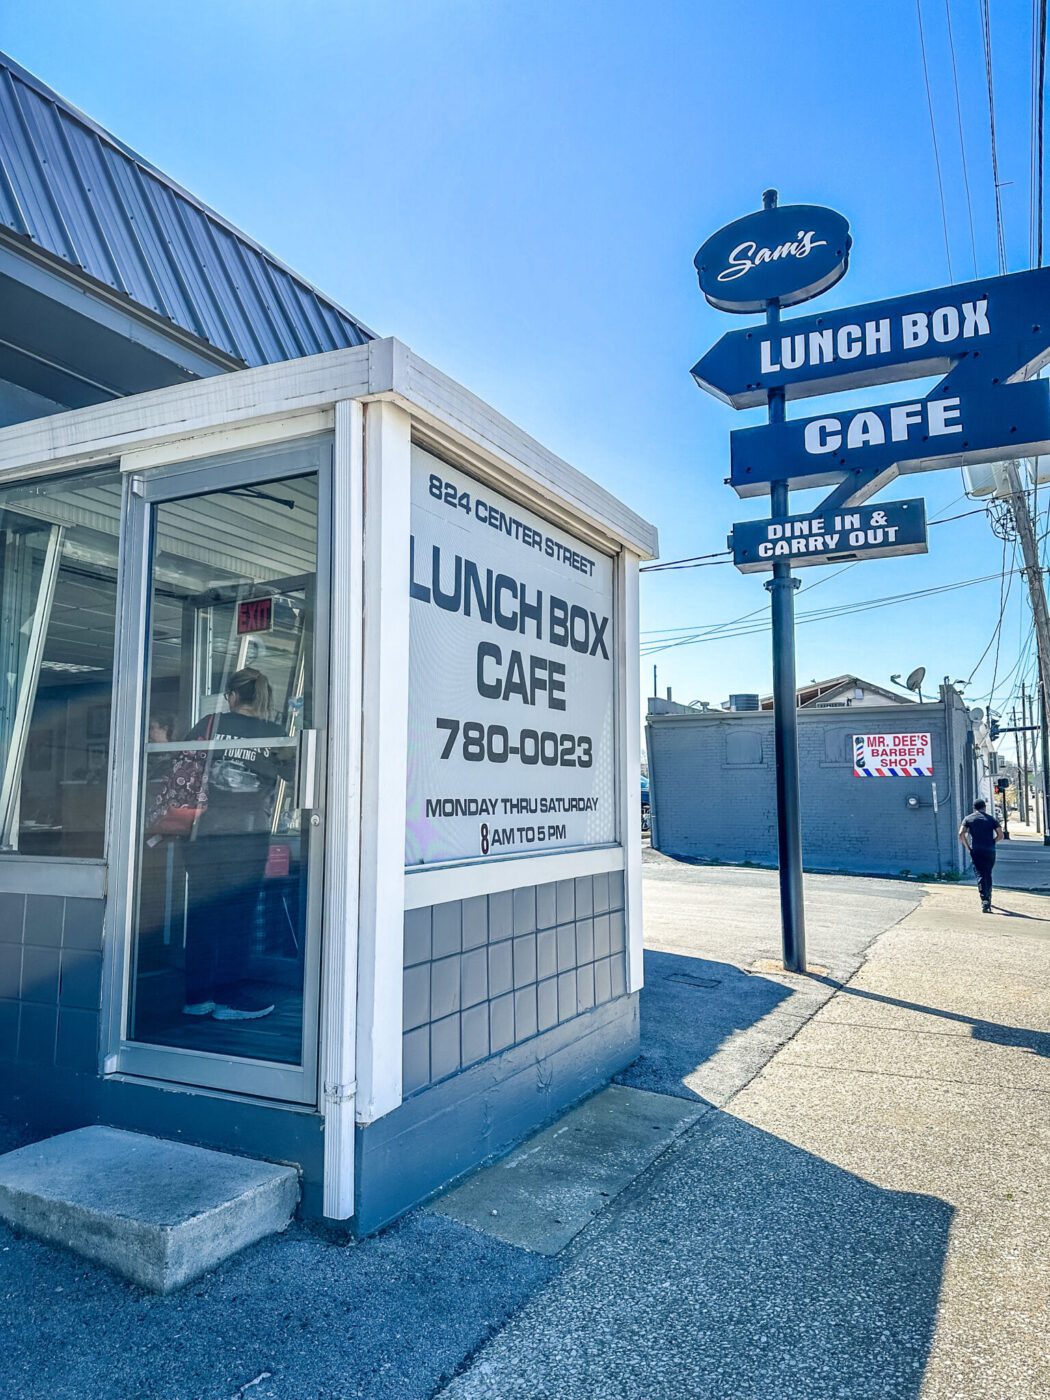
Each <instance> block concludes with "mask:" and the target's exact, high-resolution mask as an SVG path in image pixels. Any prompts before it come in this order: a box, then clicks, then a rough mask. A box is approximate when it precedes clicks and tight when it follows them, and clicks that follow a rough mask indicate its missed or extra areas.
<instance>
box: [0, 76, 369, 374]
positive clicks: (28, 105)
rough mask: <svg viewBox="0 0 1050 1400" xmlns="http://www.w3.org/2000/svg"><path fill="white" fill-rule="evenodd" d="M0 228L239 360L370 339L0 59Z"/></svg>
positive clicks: (270, 359)
mask: <svg viewBox="0 0 1050 1400" xmlns="http://www.w3.org/2000/svg"><path fill="white" fill-rule="evenodd" d="M0 226H3V227H6V228H7V229H9V230H11V232H13V233H14V234H16V235H18V236H19V237H20V238H22V239H26V240H28V241H29V242H31V243H32V245H33V246H35V247H36V248H39V249H42V250H44V252H46V253H50V254H51V255H52V256H53V257H55V258H59V259H60V260H61V261H62V262H64V263H67V264H69V265H70V266H72V267H75V268H77V269H79V270H80V271H81V272H83V273H86V274H87V276H88V277H90V278H93V279H94V280H95V281H96V282H99V283H101V284H102V285H103V286H104V287H108V288H111V289H113V291H115V292H116V293H118V294H123V295H125V296H127V297H128V298H130V299H131V301H133V302H135V303H137V304H138V306H140V307H143V308H145V309H146V310H147V311H150V312H153V313H154V314H155V315H157V316H160V317H162V318H163V319H164V320H166V321H169V322H172V323H174V324H175V325H176V326H179V327H181V328H182V330H184V331H189V332H190V333H191V334H192V335H195V336H197V337H199V338H200V339H201V340H203V341H206V342H208V344H210V345H212V346H215V347H216V348H217V349H219V350H221V351H224V352H225V353H226V354H227V355H229V356H232V357H233V358H234V359H236V360H240V361H243V362H244V363H245V364H247V365H261V364H273V363H275V362H277V361H280V360H292V359H298V358H299V357H300V356H303V355H314V354H318V353H320V352H321V351H324V350H340V349H345V348H346V347H347V346H351V345H361V344H363V343H364V342H365V341H367V340H370V339H372V332H370V331H369V330H368V329H367V328H366V327H365V326H363V325H361V323H360V322H359V321H357V320H355V319H354V317H353V316H351V315H350V314H349V313H348V312H346V311H344V310H343V309H342V308H341V307H340V306H337V305H336V303H335V302H333V301H331V300H330V299H329V298H328V297H325V296H323V295H322V294H321V293H320V292H319V291H317V289H316V288H315V287H312V286H311V285H310V284H309V283H308V282H305V281H304V280H303V279H302V278H301V277H298V276H297V275H296V274H295V273H294V272H292V271H291V270H290V269H289V268H287V267H285V266H284V264H283V263H281V262H279V261H278V260H277V259H276V258H274V257H273V256H272V255H271V254H269V253H268V252H266V250H265V249H264V248H261V247H260V246H259V245H258V244H257V243H255V242H253V240H252V239H250V238H248V237H246V236H245V235H244V234H243V233H241V232H240V231H239V230H238V229H236V228H234V227H233V225H232V224H230V223H228V222H227V221H226V220H225V219H223V218H221V217H220V216H219V215H218V214H216V213H214V211H213V210H211V209H208V208H207V206H206V205H204V204H202V203H201V202H200V200H198V199H195V198H194V197H193V195H191V194H189V193H188V192H187V191H186V190H184V189H181V188H180V187H179V186H178V185H176V184H175V182H174V181H173V180H170V179H168V177H167V176H166V175H164V174H162V172H161V171H159V170H157V169H155V168H154V167H153V166H151V165H150V164H149V163H148V162H147V161H145V160H143V159H142V157H141V156H139V155H136V153H135V152H134V151H132V150H130V149H129V148H128V147H127V146H125V145H124V144H123V143H122V142H120V141H118V140H117V139H116V138H115V137H114V136H111V135H110V133H109V132H107V131H105V130H104V129H103V128H102V127H100V126H98V125H97V124H96V123H95V122H93V121H92V120H91V119H90V118H89V117H86V116H85V115H84V114H83V113H82V112H79V111H78V110H77V109H76V108H75V107H73V106H72V105H71V104H70V103H68V102H66V101H65V100H64V99H63V98H61V97H59V96H58V94H57V93H54V92H52V91H51V90H50V89H49V88H47V87H45V85H44V84H43V83H41V82H40V81H39V80H38V79H37V78H35V77H33V75H32V74H30V73H28V72H26V70H25V69H24V68H22V67H20V66H19V65H18V64H17V63H15V62H14V61H13V60H12V59H10V58H8V57H7V56H6V55H4V54H2V53H0Z"/></svg>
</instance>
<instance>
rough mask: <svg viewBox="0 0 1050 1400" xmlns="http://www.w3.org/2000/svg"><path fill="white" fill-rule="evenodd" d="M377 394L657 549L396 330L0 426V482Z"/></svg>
mask: <svg viewBox="0 0 1050 1400" xmlns="http://www.w3.org/2000/svg"><path fill="white" fill-rule="evenodd" d="M373 398H384V399H392V400H394V401H395V402H397V403H398V404H399V405H400V406H401V407H402V408H404V409H406V410H407V411H408V413H409V414H410V415H411V417H412V420H413V428H414V430H415V431H417V432H419V433H420V436H421V440H423V441H424V442H425V444H426V445H428V446H430V447H432V448H434V449H436V450H438V451H439V452H440V451H441V450H442V448H444V449H445V450H446V451H452V452H454V453H455V455H457V456H458V457H459V458H460V460H461V462H462V465H463V466H464V467H465V468H466V469H467V470H469V469H470V466H471V464H472V461H476V462H477V463H478V466H479V468H482V469H483V470H484V471H485V472H486V473H487V474H488V475H493V474H495V475H496V476H497V477H498V478H499V481H500V484H503V485H505V486H506V488H507V490H508V491H509V492H510V493H511V494H519V495H522V496H524V497H526V498H530V499H532V500H533V501H534V500H535V499H536V497H537V495H538V496H539V497H540V498H542V499H546V500H548V501H550V502H551V504H552V506H555V507H556V508H557V509H558V511H559V512H561V513H562V514H563V515H564V516H565V517H567V520H568V521H573V522H576V523H577V524H578V525H579V526H581V527H582V528H583V529H584V532H585V533H587V534H588V535H590V536H592V537H593V536H594V535H595V532H596V531H597V532H598V534H599V535H601V536H604V537H605V538H606V539H607V540H608V541H609V542H610V543H614V544H618V545H621V546H625V547H626V548H628V549H630V550H631V551H632V552H633V553H635V554H637V555H638V556H639V557H640V558H642V559H652V558H655V557H656V552H657V533H656V530H655V528H654V527H653V526H652V525H650V524H649V523H648V522H647V521H645V520H643V519H642V518H641V517H640V516H638V515H635V513H634V512H633V511H631V510H629V509H628V508H627V507H626V506H625V505H623V503H622V502H620V501H618V500H617V499H616V497H614V496H611V495H610V494H609V493H608V492H607V491H605V490H603V489H602V488H601V487H600V486H598V485H597V484H596V483H595V482H593V481H592V480H591V479H590V478H589V477H586V476H584V475H583V474H582V473H581V472H578V471H576V469H575V468H574V467H571V466H569V464H568V463H567V462H564V461H563V460H562V459H561V458H560V457H557V456H555V455H554V453H552V452H548V451H547V450H546V449H545V448H544V447H542V446H541V445H540V444H539V443H538V442H537V441H536V440H535V439H534V438H531V437H529V435H528V434H527V433H523V432H522V431H521V430H520V429H519V428H516V427H515V426H514V424H513V423H511V422H509V421H508V420H507V419H506V418H504V417H503V416H502V415H501V414H499V413H496V412H495V411H494V410H493V409H491V408H490V407H489V406H488V405H487V404H485V403H483V402H482V401H481V399H479V398H477V397H476V396H475V395H474V394H471V393H469V392H468V391H467V390H466V389H464V388H463V387H462V385H460V384H457V383H456V382H455V381H454V380H452V379H449V378H448V376H447V375H444V374H442V373H441V372H440V371H439V370H437V369H435V368H434V367H433V366H432V365H430V364H428V363H427V362H426V361H425V360H422V359H420V358H419V356H417V355H414V354H413V353H412V351H411V350H409V349H408V347H407V346H406V345H403V344H402V343H401V341H399V340H395V339H393V338H388V339H385V340H373V341H370V342H369V343H368V344H366V345H360V346H354V347H353V348H351V349H348V350H333V351H331V352H329V353H328V354H325V355H312V356H310V357H309V358H307V359H304V360H290V361H286V362H283V363H281V364H276V365H263V366H261V367H260V368H258V369H246V370H239V371H235V372H232V373H230V374H219V375H215V376H213V377H211V378H208V379H202V380H197V381H195V382H193V383H191V384H178V385H173V386H172V387H171V388H167V389H155V390H153V391H151V392H150V393H148V394H134V395H131V396H129V397H127V398H123V399H116V400H113V401H111V402H109V403H104V404H95V405H93V406H91V407H89V408H80V409H75V410H73V411H72V412H69V413H58V414H54V415H53V416H51V417H48V418H36V419H33V420H32V421H30V422H28V423H17V424H15V425H14V426H12V427H10V428H4V429H0V483H2V482H3V481H4V480H5V479H9V478H15V477H18V476H23V475H25V474H26V473H36V472H40V473H45V472H46V473H50V472H54V471H60V470H64V469H66V468H70V467H78V466H91V465H95V464H98V463H100V462H107V461H113V460H114V459H115V458H117V457H122V456H125V455H130V454H134V455H135V458H136V461H135V466H136V469H141V468H142V467H144V466H146V465H147V464H148V463H152V462H159V461H161V460H168V461H170V460H173V459H185V458H186V457H189V456H191V455H202V456H203V455H207V451H208V449H207V447H205V446H204V444H203V443H200V442H199V439H201V438H205V439H207V438H211V440H212V443H214V442H216V440H217V438H218V435H219V434H220V433H221V432H223V431H229V430H231V429H234V428H236V427H237V425H238V424H241V423H248V422H249V421H250V422H252V423H253V424H255V425H256V430H255V431H256V434H258V425H260V423H261V422H264V421H267V420H272V421H273V422H274V424H275V430H276V435H277V436H278V437H287V436H289V435H291V434H292V433H294V432H295V431H296V428H297V427H301V428H302V431H303V432H304V433H306V432H310V431H316V429H317V427H318V425H319V421H321V419H320V415H321V414H323V413H324V411H325V410H328V409H330V408H331V407H332V406H333V405H334V404H336V403H338V402H342V401H345V400H347V399H373ZM300 418H301V419H302V422H301V424H297V422H296V420H297V419H300ZM278 425H279V426H278ZM198 446H200V448H201V451H200V453H199V454H198V453H197V451H196V449H197V447H198ZM165 448H166V449H168V451H167V453H165V451H164V449H165ZM140 454H141V455H140Z"/></svg>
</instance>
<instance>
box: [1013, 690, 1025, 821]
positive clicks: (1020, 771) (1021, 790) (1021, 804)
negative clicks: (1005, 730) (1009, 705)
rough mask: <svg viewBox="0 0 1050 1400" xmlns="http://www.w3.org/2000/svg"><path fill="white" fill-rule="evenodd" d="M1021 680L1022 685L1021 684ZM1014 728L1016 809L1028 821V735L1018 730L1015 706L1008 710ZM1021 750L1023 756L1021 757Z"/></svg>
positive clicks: (1022, 706)
mask: <svg viewBox="0 0 1050 1400" xmlns="http://www.w3.org/2000/svg"><path fill="white" fill-rule="evenodd" d="M1023 684H1024V683H1023V682H1022V686H1023ZM1010 723H1011V724H1012V725H1013V728H1014V748H1015V750H1016V754H1017V810H1018V813H1019V815H1020V818H1021V820H1022V821H1023V822H1024V823H1025V824H1026V825H1027V823H1028V735H1027V734H1024V733H1022V732H1019V731H1018V728H1017V706H1016V705H1015V706H1014V707H1013V709H1012V710H1011V711H1010ZM1021 723H1022V724H1023V723H1024V702H1023V701H1022V703H1021ZM1022 751H1023V754H1024V757H1023V759H1022Z"/></svg>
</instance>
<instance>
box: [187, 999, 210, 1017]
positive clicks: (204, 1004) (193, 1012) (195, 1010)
mask: <svg viewBox="0 0 1050 1400" xmlns="http://www.w3.org/2000/svg"><path fill="white" fill-rule="evenodd" d="M214 1010H215V1003H214V1002H213V1001H191V1002H188V1003H187V1004H186V1005H185V1006H184V1007H183V1008H182V1014H183V1015H184V1016H210V1015H211V1013H212V1012H213V1011H214Z"/></svg>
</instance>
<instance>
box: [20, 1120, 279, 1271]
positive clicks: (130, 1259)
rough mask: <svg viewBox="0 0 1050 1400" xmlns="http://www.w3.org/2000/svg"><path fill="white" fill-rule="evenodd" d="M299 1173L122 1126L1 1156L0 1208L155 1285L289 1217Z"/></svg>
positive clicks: (201, 1266)
mask: <svg viewBox="0 0 1050 1400" xmlns="http://www.w3.org/2000/svg"><path fill="white" fill-rule="evenodd" d="M298 1199H299V1179H298V1174H297V1173H296V1171H295V1170H294V1168H292V1167H280V1166H274V1165H273V1164H272V1163H270V1162H257V1161H253V1160H252V1159H251V1158H248V1157H233V1156H230V1155H229V1154H228V1153H225V1152H211V1151H209V1150H208V1149H206V1148H203V1147H192V1146H190V1145H189V1144H188V1143H184V1142H168V1141H166V1140H164V1139H161V1138H154V1137H147V1136H145V1135H144V1134H142V1133H127V1132H123V1131H121V1130H120V1129H118V1128H103V1127H92V1128H78V1129H77V1130H76V1131H75V1132H72V1133H62V1134H60V1135H59V1136H58V1137H53V1138H48V1139H46V1141H44V1142H38V1143H34V1144H32V1145H31V1146H29V1147H20V1148H19V1149H18V1150H17V1151H15V1152H8V1153H6V1154H5V1155H4V1156H2V1157H0V1218H2V1219H3V1220H5V1221H7V1223H8V1224H9V1225H12V1226H13V1227H14V1228H15V1229H16V1230H23V1231H25V1233H26V1234H29V1235H36V1236H37V1237H38V1238H39V1239H43V1240H47V1241H48V1242H49V1243H50V1244H58V1245H62V1246H64V1247H65V1248H66V1249H71V1250H73V1252H74V1253H76V1254H81V1255H83V1256H84V1257H85V1258H86V1259H91V1260H94V1261H95V1262H96V1263H99V1264H104V1265H105V1266H106V1267H107V1268H109V1269H112V1270H113V1271H114V1272H115V1273H118V1274H122V1275H123V1276H124V1277H125V1278H129V1279H131V1280H132V1281H133V1282H135V1283H137V1284H140V1285H141V1286H142V1287H143V1288H149V1289H152V1290H153V1291H154V1292H156V1293H170V1292H172V1291H173V1290H174V1289H176V1288H181V1287H182V1285H183V1284H185V1283H189V1281H190V1280H191V1279H194V1278H197V1277H198V1275H200V1274H202V1273H204V1272H205V1271H206V1270H208V1269H211V1268H214V1267H215V1265H216V1264H219V1263H221V1262H222V1260H224V1259H227V1258H228V1257H229V1256H230V1255H231V1254H235V1253H236V1252H237V1251H238V1250H240V1249H243V1248H244V1247H245V1246H246V1245H249V1244H254V1242H255V1241H256V1240H260V1239H262V1238H263V1237H264V1236H266V1235H272V1234H275V1233H276V1232H277V1231H279V1230H283V1229H285V1228H286V1227H287V1225H288V1223H289V1221H290V1220H291V1218H292V1213H293V1211H294V1210H295V1206H296V1202H297V1201H298Z"/></svg>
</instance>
